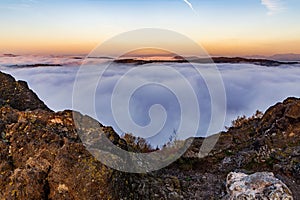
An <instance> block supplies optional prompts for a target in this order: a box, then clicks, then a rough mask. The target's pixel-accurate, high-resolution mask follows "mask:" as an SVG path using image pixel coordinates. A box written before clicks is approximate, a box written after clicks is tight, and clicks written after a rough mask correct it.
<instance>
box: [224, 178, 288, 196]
mask: <svg viewBox="0 0 300 200" xmlns="http://www.w3.org/2000/svg"><path fill="white" fill-rule="evenodd" d="M226 188H227V192H228V197H227V198H226V199H228V200H255V199H262V200H270V199H282V200H293V196H292V193H291V191H290V190H289V188H288V187H287V186H286V185H285V184H284V183H283V182H282V181H280V180H279V179H277V178H275V177H274V174H273V173H266V172H260V173H255V174H251V175H247V174H244V173H234V172H232V173H230V174H228V176H227V183H226Z"/></svg>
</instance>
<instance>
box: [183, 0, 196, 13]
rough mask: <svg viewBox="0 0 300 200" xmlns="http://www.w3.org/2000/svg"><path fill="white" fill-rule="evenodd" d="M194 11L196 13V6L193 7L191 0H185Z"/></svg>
mask: <svg viewBox="0 0 300 200" xmlns="http://www.w3.org/2000/svg"><path fill="white" fill-rule="evenodd" d="M183 1H184V2H185V3H186V4H187V5H188V6H189V7H190V8H191V9H192V10H193V11H194V13H196V11H195V9H194V7H193V4H192V3H191V2H189V0H183Z"/></svg>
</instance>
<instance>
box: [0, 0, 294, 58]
mask: <svg viewBox="0 0 300 200" xmlns="http://www.w3.org/2000/svg"><path fill="white" fill-rule="evenodd" d="M189 2H190V3H191V4H192V6H193V9H194V11H193V9H192V8H191V7H190V5H189V4H187V3H186V2H185V1H184V0H151V1H150V0H149V1H147V0H72V1H71V0H1V1H0V27H1V29H0V53H1V52H2V53H16V54H32V53H33V54H49V53H51V54H86V53H89V52H90V51H91V50H92V49H93V48H95V47H96V46H97V45H99V44H101V42H103V41H105V40H106V39H109V38H110V37H112V36H114V35H117V34H119V33H122V32H126V31H130V30H135V29H139V28H163V29H169V30H173V31H176V32H179V33H181V34H184V35H186V36H188V37H190V38H191V39H193V40H194V41H196V42H197V43H199V44H200V45H202V46H203V47H204V48H205V49H206V50H207V51H208V52H209V53H210V54H213V55H258V54H260V55H272V54H278V53H300V26H299V19H300V12H299V10H300V1H299V0H190V1H189Z"/></svg>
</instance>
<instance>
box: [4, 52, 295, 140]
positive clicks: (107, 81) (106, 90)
mask: <svg viewBox="0 0 300 200" xmlns="http://www.w3.org/2000/svg"><path fill="white" fill-rule="evenodd" d="M45 59H46V58H45ZM47 59H49V58H47ZM32 62H33V61H32ZM49 62H50V60H49ZM101 62H103V61H101ZM101 62H99V63H98V64H97V66H96V64H95V62H93V63H92V65H90V69H88V70H86V71H85V73H84V74H83V75H82V76H81V77H79V78H78V79H77V81H78V83H79V84H80V85H81V89H80V91H79V94H80V96H79V102H80V103H81V106H80V107H81V110H80V111H81V112H83V113H84V114H88V115H91V116H93V117H95V118H97V119H98V120H99V121H100V122H102V123H103V124H105V125H112V126H113V127H114V128H115V129H116V130H117V132H119V133H120V134H121V133H122V132H123V131H124V130H120V129H119V127H118V126H117V124H116V122H115V119H114V116H113V113H112V108H111V98H112V93H113V90H114V89H115V88H114V87H115V86H116V84H117V83H118V81H119V80H120V79H121V77H122V76H123V75H124V74H125V73H126V72H128V71H129V70H130V69H131V68H132V67H133V66H132V65H119V64H118V65H112V66H110V67H109V68H108V70H107V71H105V73H104V74H103V76H102V79H101V80H100V82H99V84H98V85H97V86H96V94H95V99H94V100H95V111H96V112H94V111H93V110H90V106H89V104H90V99H88V93H89V92H94V86H93V83H92V81H91V80H98V78H99V76H98V75H97V74H96V73H95V70H94V69H95V67H101V66H103V65H102V64H100V63H101ZM2 64H3V61H2ZM156 65H157V64H156ZM153 66H154V65H153V64H152V65H144V66H140V67H141V68H143V69H145V68H147V67H150V68H151V67H153ZM168 66H171V67H174V69H176V70H177V71H178V72H179V73H180V74H182V75H183V76H184V77H185V78H186V79H187V80H188V81H189V83H190V84H191V86H192V88H193V89H194V91H195V94H196V96H197V99H198V102H199V108H200V122H199V127H200V128H199V130H198V132H197V135H198V136H203V135H205V133H206V131H207V127H208V124H209V122H210V117H211V108H212V106H215V107H216V108H217V109H218V105H211V99H210V94H209V91H208V89H207V86H206V84H205V81H204V80H203V79H202V78H201V77H199V76H196V75H195V71H194V69H193V68H191V67H189V66H188V65H187V64H168ZM217 66H218V69H219V70H220V73H221V75H222V78H223V81H224V86H225V90H226V95H227V113H226V122H225V124H224V126H228V125H230V123H231V121H232V120H233V119H235V118H236V117H237V116H238V115H247V116H250V115H252V114H253V113H254V112H255V111H256V110H257V109H259V110H262V111H265V110H266V109H267V108H268V107H269V106H271V105H273V104H275V103H277V102H278V101H282V100H284V99H285V98H287V97H289V96H296V97H300V88H299V87H298V86H299V85H300V70H299V69H300V68H299V67H300V66H299V65H298V66H281V67H263V66H256V65H251V64H218V65H217ZM197 67H198V68H201V70H204V71H205V70H210V67H211V66H210V65H209V64H205V65H204V64H202V65H197ZM0 70H1V71H4V72H7V73H10V74H12V75H13V76H14V77H16V78H17V79H22V80H26V81H27V82H28V83H29V86H30V87H31V88H32V89H33V90H34V91H35V92H36V93H37V94H38V96H39V97H40V98H41V99H42V100H43V101H45V103H46V104H47V105H48V106H49V107H50V108H52V109H54V110H57V111H58V110H64V109H72V94H73V86H74V81H75V79H76V73H77V72H78V70H79V66H78V65H74V66H66V67H37V68H17V69H16V68H14V69H12V68H9V67H0ZM145 71H146V70H145ZM211 75H212V76H214V74H211ZM149 77H152V78H153V77H154V78H155V80H156V81H157V82H159V83H162V84H166V85H171V86H172V87H176V88H177V91H183V92H184V91H185V89H186V88H184V87H183V86H182V83H181V82H180V80H178V77H176V76H174V75H173V74H170V73H168V72H167V71H160V72H155V71H153V72H151V73H146V74H144V73H132V74H130V75H128V77H127V78H128V80H127V82H125V83H126V84H128V85H130V84H134V83H136V82H137V81H146V80H149ZM156 105H160V107H157V106H156ZM120 106H122V105H121V104H120ZM153 106H154V107H153ZM151 109H152V111H151ZM187 109H194V107H193V106H192V105H191V107H190V108H187ZM117 110H118V109H117ZM127 110H128V112H129V113H130V116H131V118H132V119H133V121H134V122H135V123H136V124H138V125H139V126H141V127H144V126H147V125H149V124H151V123H157V124H159V123H160V122H161V121H162V120H164V117H166V119H165V124H164V127H163V129H162V131H161V132H160V134H158V135H157V136H154V137H151V138H149V140H150V141H151V142H152V143H153V144H161V143H163V142H166V141H168V139H169V137H170V135H171V134H172V133H173V132H174V131H175V132H176V130H178V126H179V125H180V120H181V116H182V113H181V110H180V103H179V101H178V98H177V96H176V94H174V93H172V91H170V90H168V88H166V87H162V86H160V85H155V84H150V85H146V86H144V87H140V88H138V90H136V91H135V93H133V95H132V96H131V99H130V101H129V107H128V109H127ZM149 111H150V112H149ZM164 111H165V114H166V115H164V114H162V113H164ZM220 112H221V109H220ZM151 120H152V121H151ZM194 120H196V119H194V117H190V118H189V119H188V121H190V122H191V123H195V121H194ZM220 131H221V130H220ZM125 132H126V130H125ZM147 134H149V133H147V132H143V133H138V135H140V136H143V137H147V136H149V135H147ZM210 134H212V133H210ZM184 135H185V137H189V136H192V135H193V133H190V132H189V131H187V132H186V133H184Z"/></svg>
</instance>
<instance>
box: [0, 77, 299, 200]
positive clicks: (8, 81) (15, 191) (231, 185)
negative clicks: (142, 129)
mask: <svg viewBox="0 0 300 200" xmlns="http://www.w3.org/2000/svg"><path fill="white" fill-rule="evenodd" d="M74 115H76V118H78V119H80V121H81V122H82V124H85V125H87V126H88V125H89V124H95V123H97V124H99V128H97V129H93V128H89V129H87V128H85V127H84V126H83V127H80V129H76V127H75V124H74V120H73V117H74ZM82 131H85V132H89V133H90V134H96V135H101V136H105V137H107V138H109V139H110V140H111V141H112V142H113V144H115V145H117V146H119V147H120V148H122V149H133V147H132V146H131V145H132V144H130V143H127V142H126V141H125V140H124V139H122V138H120V137H119V136H118V135H117V134H116V133H115V132H114V130H113V129H112V128H111V127H105V126H103V125H101V124H100V123H98V122H96V121H95V120H93V119H91V118H90V117H88V116H83V115H81V114H80V113H76V112H72V111H63V112H57V113H55V112H53V111H51V110H50V109H49V108H47V106H46V105H45V104H44V103H43V102H42V101H41V100H39V99H38V97H37V95H36V94H34V93H33V92H32V91H31V90H30V89H29V88H28V86H27V84H26V83H25V82H22V81H15V80H14V79H13V78H12V77H11V76H10V75H7V74H3V73H0V133H1V135H0V149H1V150H0V199H172V200H173V199H293V198H294V199H300V99H297V98H288V99H286V100H285V101H284V102H283V103H278V104H276V105H274V106H272V107H271V108H269V109H268V110H267V111H266V113H265V114H264V115H263V116H259V117H253V118H251V119H244V120H240V121H239V123H236V124H234V126H233V127H231V128H229V129H228V131H227V132H223V133H221V134H220V138H219V140H218V143H217V145H216V146H215V147H214V150H213V151H212V152H210V154H209V155H208V156H206V157H204V158H200V157H199V155H200V154H199V149H200V147H201V144H202V143H203V140H204V139H203V138H195V139H194V141H193V144H192V145H191V147H190V148H189V150H188V151H187V152H186V153H185V154H184V155H183V156H182V157H181V158H180V159H179V160H177V161H176V162H175V163H173V164H172V165H170V166H168V167H166V168H164V169H161V170H159V171H156V172H153V173H148V174H129V173H123V172H119V171H116V170H113V169H110V168H109V167H106V166H105V165H103V164H101V163H100V162H99V161H97V160H96V159H95V158H94V157H93V156H92V155H91V154H90V153H89V152H88V151H87V150H86V148H85V146H84V145H83V144H82V142H81V140H80V138H79V134H80V132H82ZM256 172H259V173H256Z"/></svg>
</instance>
